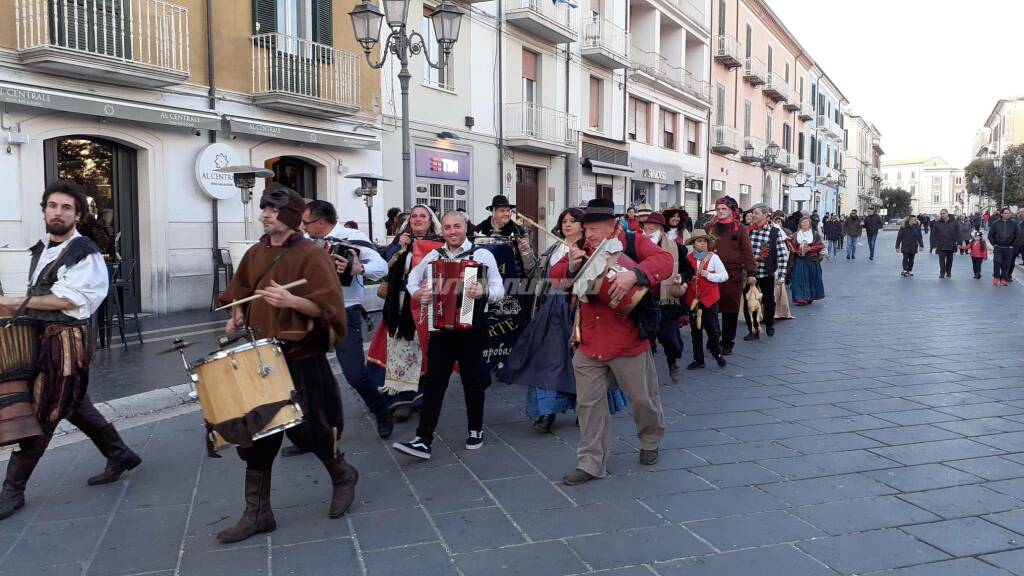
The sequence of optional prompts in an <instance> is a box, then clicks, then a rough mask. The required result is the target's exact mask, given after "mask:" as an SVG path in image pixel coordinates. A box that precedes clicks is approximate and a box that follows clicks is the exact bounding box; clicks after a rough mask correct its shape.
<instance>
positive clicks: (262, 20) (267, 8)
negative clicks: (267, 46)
mask: <svg viewBox="0 0 1024 576" xmlns="http://www.w3.org/2000/svg"><path fill="white" fill-rule="evenodd" d="M271 32H277V0H252V33H253V34H269V33H271Z"/></svg>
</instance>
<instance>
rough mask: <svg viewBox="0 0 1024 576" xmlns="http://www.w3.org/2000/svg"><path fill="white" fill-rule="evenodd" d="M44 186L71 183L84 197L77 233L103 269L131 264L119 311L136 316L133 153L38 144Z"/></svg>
mask: <svg viewBox="0 0 1024 576" xmlns="http://www.w3.org/2000/svg"><path fill="white" fill-rule="evenodd" d="M43 151H44V158H43V161H44V167H45V174H46V180H47V182H50V181H53V180H70V181H73V182H77V183H78V184H79V185H80V186H82V189H83V190H84V191H85V194H86V196H87V197H88V202H89V206H88V214H86V215H84V216H83V218H82V221H81V222H80V223H79V227H78V228H79V232H81V234H82V235H83V236H86V237H88V238H90V239H92V241H93V242H95V243H96V245H97V246H99V248H100V251H101V252H102V253H103V259H104V260H106V261H107V262H108V263H112V262H116V261H129V260H130V261H132V262H134V273H133V274H132V285H131V287H130V289H129V290H128V291H127V292H126V293H125V298H124V300H125V303H124V305H125V309H126V310H127V311H135V312H137V311H138V310H139V294H140V293H139V276H140V273H139V267H140V266H141V263H140V261H139V224H138V222H139V209H138V167H137V165H136V158H135V150H133V149H131V148H129V147H127V146H123V145H121V144H118V143H116V142H111V141H109V140H104V139H101V138H94V137H92V136H65V137H61V138H52V139H50V140H47V141H46V142H44V143H43Z"/></svg>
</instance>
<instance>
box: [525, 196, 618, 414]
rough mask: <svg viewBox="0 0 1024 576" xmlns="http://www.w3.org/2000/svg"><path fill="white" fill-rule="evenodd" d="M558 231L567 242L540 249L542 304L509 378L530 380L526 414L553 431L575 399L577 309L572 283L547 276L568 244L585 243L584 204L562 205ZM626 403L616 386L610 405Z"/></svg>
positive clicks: (539, 297) (539, 292)
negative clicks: (573, 335)
mask: <svg viewBox="0 0 1024 576" xmlns="http://www.w3.org/2000/svg"><path fill="white" fill-rule="evenodd" d="M553 232H554V233H555V235H557V236H558V237H559V238H562V239H564V240H565V242H566V243H565V244H563V243H561V242H557V243H555V244H554V245H553V246H551V247H550V248H548V249H547V250H546V251H545V252H544V253H543V254H541V257H540V259H539V261H538V263H537V266H536V267H535V268H534V270H533V273H532V276H533V279H534V280H535V285H536V286H537V288H536V292H537V299H536V302H537V308H536V311H535V313H534V316H533V320H531V321H530V324H529V325H527V327H526V329H525V330H524V331H523V333H522V334H521V335H520V336H519V339H518V340H517V341H516V344H515V346H514V347H513V348H512V353H511V355H510V356H509V375H510V382H512V383H513V384H525V385H526V386H527V392H526V415H527V416H529V417H530V418H532V419H533V420H534V422H533V429H534V430H536V431H538V432H543V433H546V432H550V431H551V427H552V426H553V425H554V423H555V415H556V414H558V413H560V412H566V411H567V410H569V409H571V408H573V407H575V405H576V378H575V376H574V375H573V368H572V353H573V350H572V344H571V333H572V322H573V315H574V314H575V309H574V308H573V306H572V304H571V302H570V299H569V295H568V286H565V285H555V284H553V283H552V282H550V281H548V273H549V272H550V270H551V266H553V265H554V264H555V263H557V262H558V261H559V260H561V259H562V258H564V257H565V255H566V254H568V253H569V246H568V245H567V244H576V245H577V246H579V247H581V248H582V247H583V210H580V209H579V208H567V209H565V210H564V211H562V213H561V214H559V216H558V225H557V226H556V227H555V229H554V230H553ZM626 405H627V403H626V397H625V395H624V394H623V393H622V391H621V390H619V389H618V388H614V390H612V391H610V392H609V393H608V406H609V409H610V410H611V412H612V413H613V414H614V413H615V412H618V411H620V410H622V409H624V408H625V407H626Z"/></svg>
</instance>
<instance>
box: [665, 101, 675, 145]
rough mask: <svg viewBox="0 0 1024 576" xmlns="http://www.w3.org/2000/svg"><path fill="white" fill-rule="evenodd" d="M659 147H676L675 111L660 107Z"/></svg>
mask: <svg viewBox="0 0 1024 576" xmlns="http://www.w3.org/2000/svg"><path fill="white" fill-rule="evenodd" d="M661 147H662V148H668V149H669V150H675V149H676V113H675V112H671V111H669V110H665V109H664V108H662V109H661Z"/></svg>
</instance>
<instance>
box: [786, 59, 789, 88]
mask: <svg viewBox="0 0 1024 576" xmlns="http://www.w3.org/2000/svg"><path fill="white" fill-rule="evenodd" d="M786 84H789V62H786Z"/></svg>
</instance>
